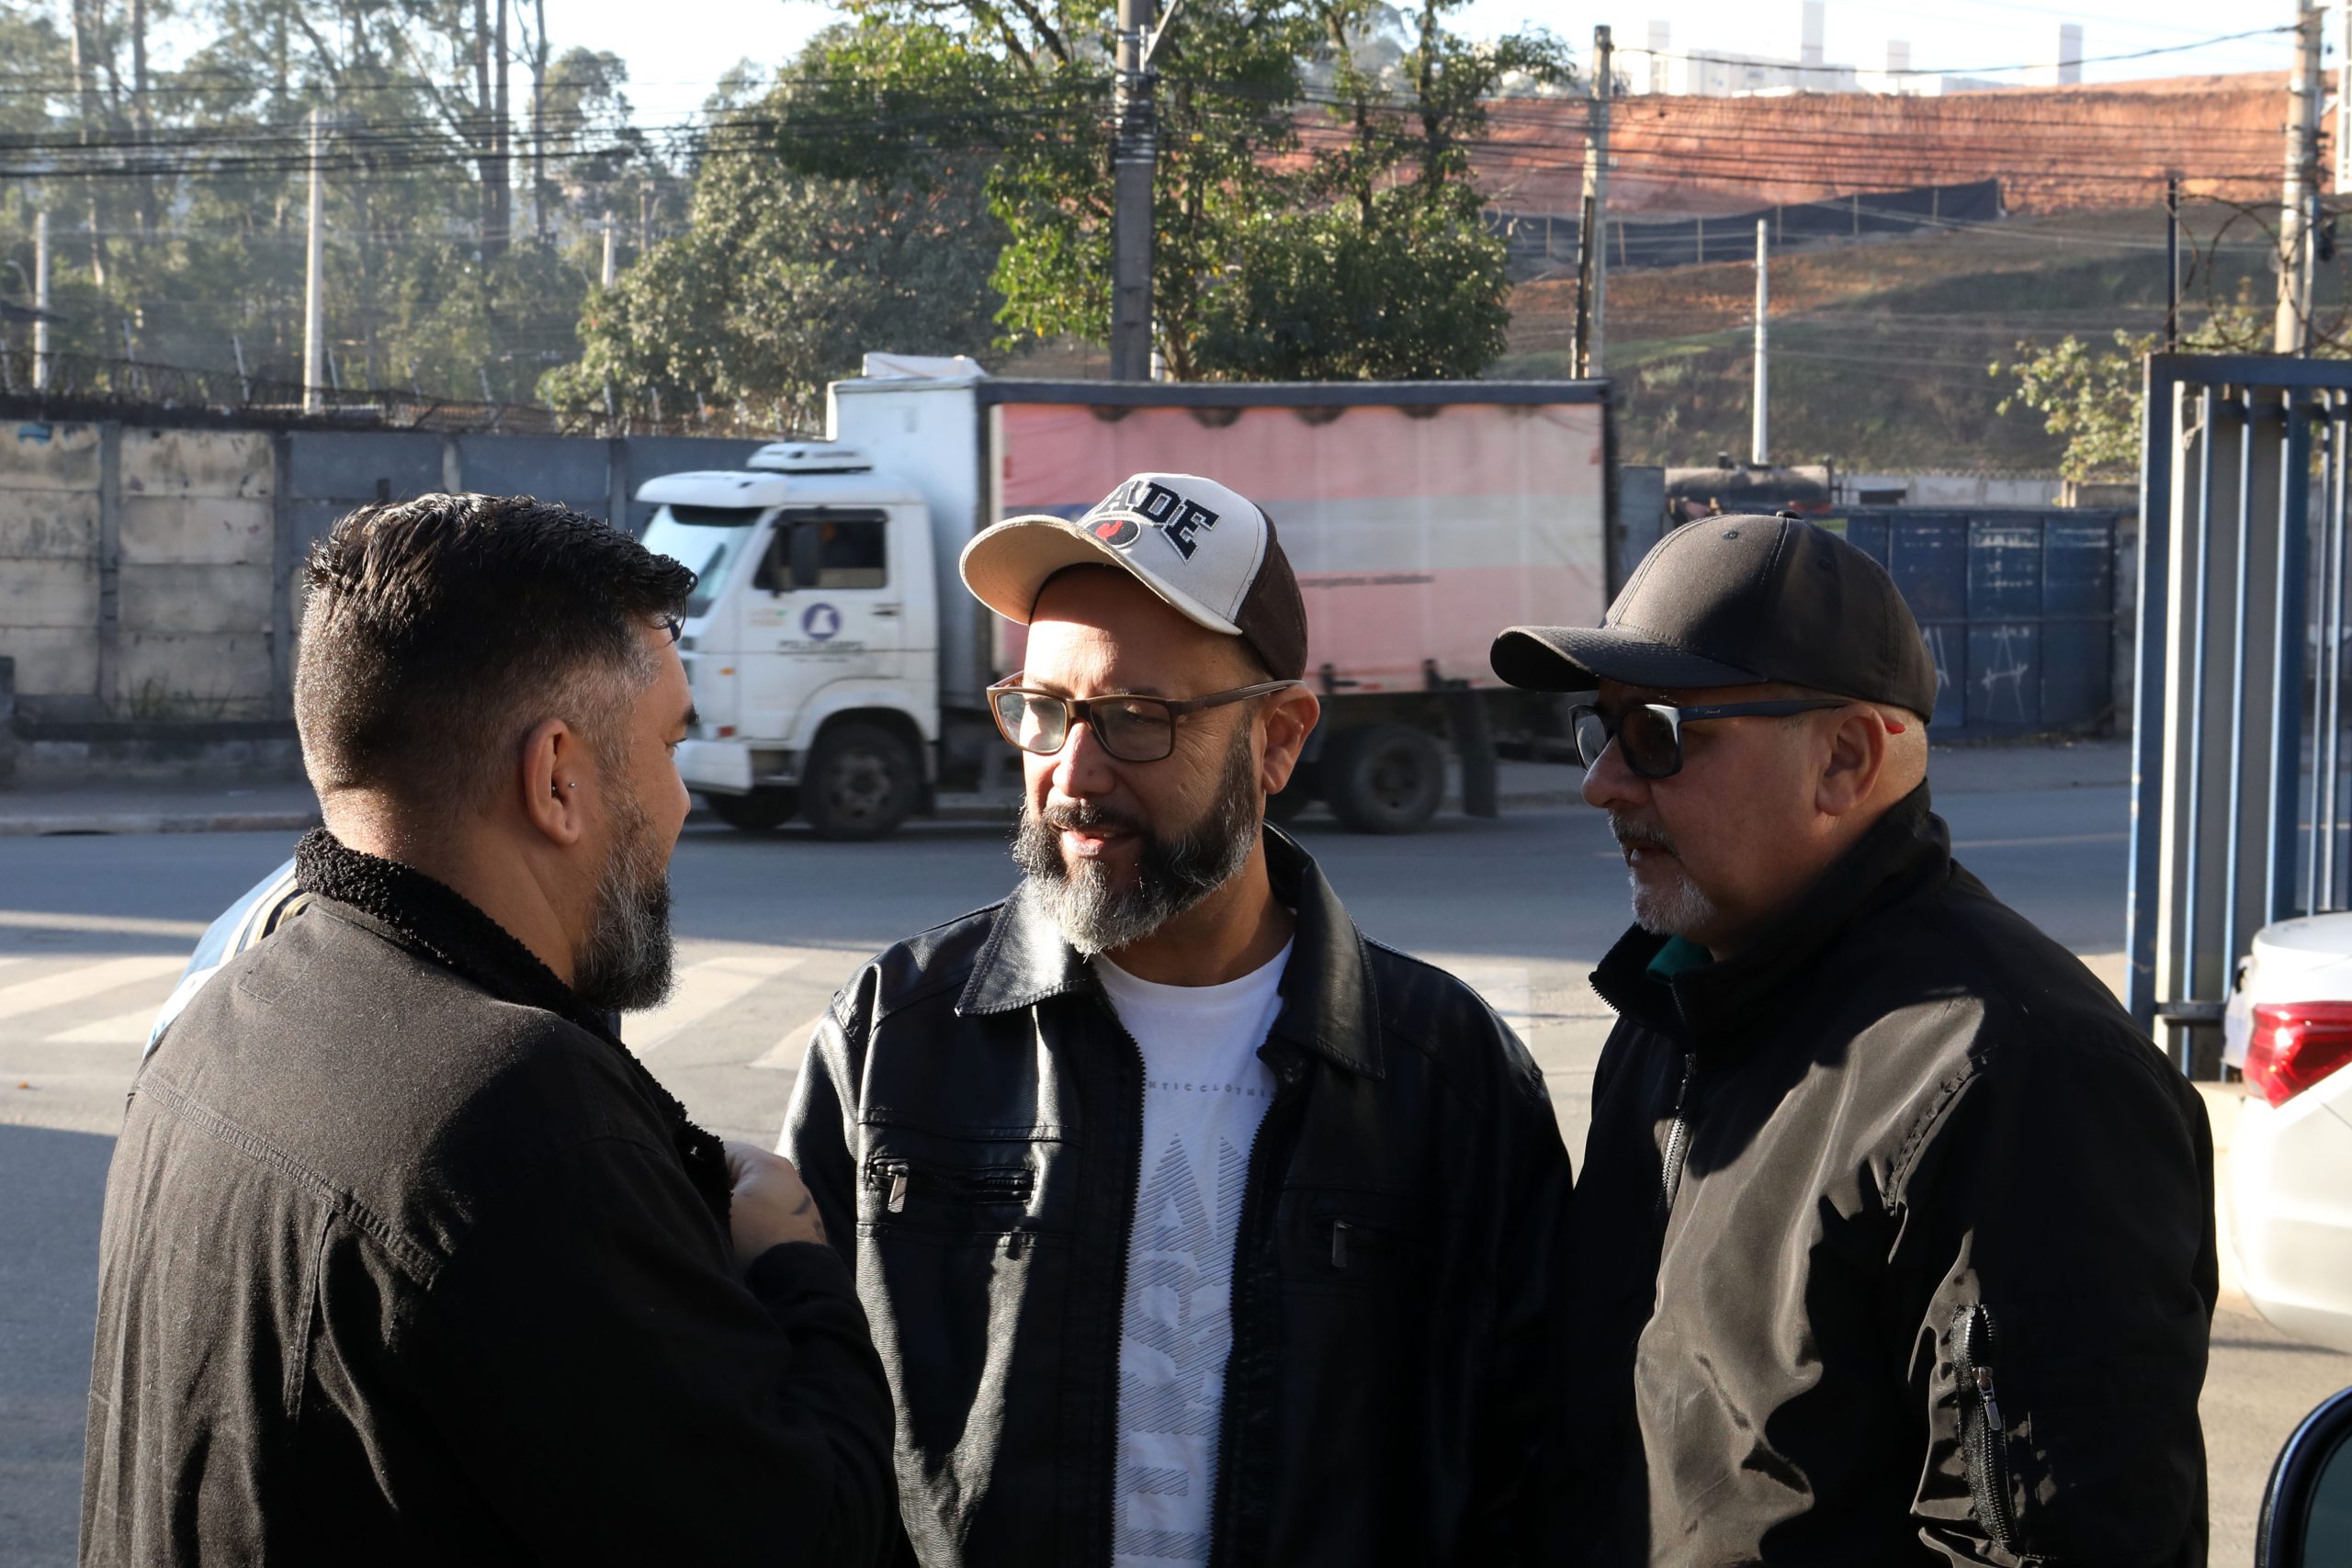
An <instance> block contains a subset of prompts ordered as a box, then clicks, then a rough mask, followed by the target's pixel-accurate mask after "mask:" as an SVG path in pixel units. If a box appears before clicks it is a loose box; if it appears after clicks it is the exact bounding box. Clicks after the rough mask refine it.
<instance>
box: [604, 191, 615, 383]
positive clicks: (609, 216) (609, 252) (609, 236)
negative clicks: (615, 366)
mask: <svg viewBox="0 0 2352 1568" xmlns="http://www.w3.org/2000/svg"><path fill="white" fill-rule="evenodd" d="M615 276H616V274H615V271H614V268H613V209H611V208H609V207H607V208H606V209H605V270H604V275H603V278H604V285H605V288H607V289H610V288H612V286H613V278H614V277H615ZM613 417H614V415H613V378H611V377H610V376H607V377H605V423H607V424H610V423H612V420H613Z"/></svg>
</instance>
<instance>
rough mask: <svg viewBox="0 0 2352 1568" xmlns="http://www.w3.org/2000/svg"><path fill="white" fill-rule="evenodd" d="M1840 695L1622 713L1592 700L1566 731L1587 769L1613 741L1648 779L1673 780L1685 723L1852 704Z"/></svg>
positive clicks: (1653, 706)
mask: <svg viewBox="0 0 2352 1568" xmlns="http://www.w3.org/2000/svg"><path fill="white" fill-rule="evenodd" d="M1849 706H1851V704H1849V703H1848V702H1846V701H1845V700H1843V699H1842V698H1834V697H1831V698H1824V697H1784V698H1782V699H1781V700H1780V701H1778V702H1770V703H1718V704H1716V705H1713V706H1711V707H1676V706H1675V705H1673V704H1671V703H1636V704H1634V705H1633V706H1631V707H1629V708H1627V709H1625V710H1624V711H1623V713H1619V714H1615V715H1611V714H1607V713H1603V712H1602V711H1601V710H1600V709H1599V708H1597V707H1594V706H1593V705H1591V704H1589V703H1579V704H1577V705H1576V706H1575V707H1572V708H1570V709H1569V710H1568V731H1569V733H1570V734H1572V735H1574V736H1575V737H1576V740H1577V756H1578V757H1579V758H1581V759H1582V760H1583V761H1584V765H1585V766H1586V767H1588V768H1589V767H1592V766H1593V765H1594V764H1596V763H1598V762H1599V761H1600V754H1601V753H1602V752H1603V751H1606V750H1609V743H1610V742H1611V740H1614V741H1616V742H1617V751H1618V755H1620V756H1622V757H1623V758H1624V759H1625V765H1626V766H1627V767H1629V768H1631V769H1633V770H1634V773H1637V774H1639V775H1640V776H1641V777H1643V778H1645V779H1670V778H1672V777H1673V776H1674V775H1675V774H1677V773H1680V772H1681V771H1682V727H1683V726H1684V725H1686V724H1697V723H1702V722H1704V721H1705V720H1708V719H1711V718H1787V717H1789V716H1792V715H1794V714H1801V713H1819V712H1823V711H1826V710H1827V709H1829V708H1842V707H1849Z"/></svg>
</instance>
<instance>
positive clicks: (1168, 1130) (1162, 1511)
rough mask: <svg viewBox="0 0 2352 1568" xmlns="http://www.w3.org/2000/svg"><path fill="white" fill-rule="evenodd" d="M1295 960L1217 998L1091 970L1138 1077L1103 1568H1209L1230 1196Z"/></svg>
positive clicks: (1269, 1084)
mask: <svg viewBox="0 0 2352 1568" xmlns="http://www.w3.org/2000/svg"><path fill="white" fill-rule="evenodd" d="M1290 951H1291V950H1290V947H1289V946H1288V944H1285V945H1284V946H1283V950H1282V952H1280V953H1276V954H1275V955H1274V957H1273V959H1272V962H1270V963H1268V964H1265V965H1264V966H1263V967H1262V968H1260V969H1257V970H1254V971H1252V972H1251V973H1250V974H1248V975H1244V976H1241V978H1239V979H1238V980H1228V981H1227V982H1226V983H1225V984H1224V985H1221V986H1161V985H1156V984H1154V983H1153V982H1151V981H1148V980H1139V979H1137V978H1136V977H1135V976H1132V975H1130V974H1128V973H1126V972H1125V970H1123V969H1121V968H1119V967H1118V965H1116V964H1113V963H1112V962H1111V961H1110V960H1109V959H1107V958H1100V957H1098V958H1096V959H1095V960H1094V969H1095V973H1096V975H1098V976H1100V977H1101V978H1102V981H1103V990H1104V991H1105V992H1107V993H1108V994H1109V996H1110V998H1111V1005H1112V1007H1113V1008H1114V1010H1116V1011H1117V1012H1118V1015H1119V1021H1120V1022H1121V1023H1123V1024H1125V1026H1126V1030H1127V1032H1128V1033H1129V1034H1132V1035H1133V1036H1135V1041H1136V1045H1138V1046H1139V1047H1141V1048H1142V1051H1143V1068H1144V1071H1143V1077H1144V1096H1143V1182H1142V1185H1141V1186H1139V1187H1138V1188H1137V1189H1136V1214H1135V1228H1134V1230H1133V1231H1132V1233H1130V1235H1129V1239H1128V1244H1127V1298H1126V1309H1125V1316H1124V1318H1123V1320H1122V1323H1121V1327H1120V1339H1119V1461H1118V1462H1119V1474H1118V1485H1117V1489H1116V1494H1115V1500H1114V1506H1115V1507H1116V1509H1117V1516H1116V1518H1115V1520H1114V1527H1113V1534H1112V1545H1111V1551H1112V1562H1113V1563H1114V1568H1160V1565H1162V1564H1166V1563H1179V1562H1184V1563H1191V1562H1207V1561H1208V1560H1209V1514H1210V1507H1211V1504H1212V1502H1213V1499H1212V1498H1211V1496H1210V1495H1209V1493H1210V1489H1211V1488H1212V1487H1213V1486H1215V1485H1216V1441H1217V1431H1218V1422H1219V1417H1220V1416H1221V1414H1222V1412H1223V1409H1224V1404H1225V1361H1226V1353H1227V1351H1228V1350H1229V1349H1230V1348H1232V1345H1233V1312H1232V1309H1233V1258H1234V1247H1235V1245H1236V1240H1237V1233H1238V1231H1239V1229H1240V1224H1241V1190H1242V1187H1243V1184H1244V1183H1245V1182H1246V1181H1247V1180H1248V1178H1249V1166H1250V1145H1251V1143H1252V1142H1253V1141H1254V1140H1255V1139H1256V1137H1257V1135H1258V1124H1259V1122H1262V1121H1263V1120H1264V1119H1265V1115H1266V1108H1267V1106H1269V1105H1270V1104H1272V1101H1273V1098H1274V1075H1273V1073H1272V1071H1271V1070H1269V1069H1268V1068H1267V1066H1266V1065H1265V1064H1264V1063H1263V1062H1261V1061H1260V1060H1258V1047H1259V1046H1261V1045H1262V1044H1264V1043H1265V1040H1266V1031H1267V1030H1268V1029H1270V1028H1272V1025H1273V1021H1274V1015H1275V1014H1276V1013H1278V1012H1280V1011H1281V1010H1282V998H1281V996H1280V994H1279V987H1280V986H1281V984H1282V977H1283V965H1285V964H1288V963H1289V962H1290Z"/></svg>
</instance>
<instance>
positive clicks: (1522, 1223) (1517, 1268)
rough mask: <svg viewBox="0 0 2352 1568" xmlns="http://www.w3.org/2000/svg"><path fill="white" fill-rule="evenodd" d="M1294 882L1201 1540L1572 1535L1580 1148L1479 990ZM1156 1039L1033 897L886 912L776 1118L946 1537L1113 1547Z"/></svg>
mask: <svg viewBox="0 0 2352 1568" xmlns="http://www.w3.org/2000/svg"><path fill="white" fill-rule="evenodd" d="M1266 849H1267V858H1268V861H1269V863H1270V867H1271V869H1272V877H1273V882H1274V888H1275V892H1276V894H1277V896H1278V897H1281V898H1282V899H1283V902H1284V903H1285V904H1287V905H1288V906H1290V907H1291V908H1295V910H1296V911H1297V915H1298V925H1297V931H1296V936H1295V948H1294V951H1293V955H1292V958H1291V961H1290V964H1289V965H1288V967H1287V969H1286V970H1285V972H1284V974H1283V981H1282V997H1283V1003H1282V1010H1281V1012H1280V1014H1279V1016H1278V1017H1277V1019H1276V1020H1275V1022H1274V1024H1273V1027H1272V1032H1271V1034H1270V1036H1269V1038H1268V1040H1267V1042H1266V1043H1265V1045H1264V1047H1263V1049H1262V1050H1261V1052H1260V1055H1261V1059H1263V1060H1264V1061H1265V1062H1266V1063H1267V1064H1268V1065H1269V1066H1271V1067H1272V1069H1273V1070H1274V1073H1275V1076H1276V1080H1277V1086H1278V1087H1277V1089H1276V1093H1275V1099H1274V1101H1273V1104H1272V1108H1271V1109H1270V1110H1269V1111H1268V1112H1267V1115H1266V1120H1265V1122H1264V1126H1263V1129H1262V1131H1261V1133H1260V1134H1259V1136H1258V1139H1257V1142H1256V1144H1255V1145H1254V1147H1253V1149H1252V1152H1251V1155H1250V1169H1249V1176H1248V1182H1247V1188H1246V1195H1245V1197H1244V1200H1243V1205H1242V1218H1241V1235H1240V1239H1239V1242H1238V1248H1237V1258H1236V1266H1235V1269H1234V1275H1233V1316H1234V1324H1233V1348H1232V1351H1231V1355H1230V1358H1229V1359H1228V1362H1227V1371H1226V1382H1225V1406H1224V1427H1223V1430H1222V1434H1221V1437H1220V1440H1219V1443H1218V1455H1219V1459H1218V1465H1217V1475H1218V1481H1217V1491H1216V1505H1215V1509H1214V1523H1213V1530H1214V1535H1213V1540H1214V1548H1213V1550H1214V1556H1213V1559H1212V1561H1214V1562H1218V1563H1227V1564H1238V1563H1261V1562H1263V1563H1281V1564H1284V1565H1285V1568H1299V1565H1305V1564H1314V1563H1333V1564H1347V1565H1348V1568H1363V1565H1364V1564H1371V1563H1389V1562H1394V1563H1411V1564H1416V1565H1437V1564H1445V1563H1455V1562H1462V1563H1472V1562H1475V1563H1478V1564H1482V1565H1485V1564H1495V1563H1510V1562H1553V1561H1557V1560H1558V1559H1559V1558H1560V1557H1561V1556H1562V1555H1563V1554H1564V1552H1565V1551H1566V1546H1565V1543H1564V1541H1563V1540H1562V1539H1561V1537H1560V1533H1559V1531H1558V1529H1556V1527H1555V1524H1554V1523H1553V1522H1552V1521H1553V1519H1554V1517H1555V1510H1556V1509H1557V1508H1558V1507H1559V1505H1560V1503H1561V1500H1562V1496H1563V1494H1564V1493H1565V1490H1566V1488H1565V1485H1564V1484H1563V1478H1562V1476H1561V1475H1560V1473H1559V1465H1558V1453H1559V1439H1560V1432H1559V1428H1560V1425H1561V1416H1562V1411H1563V1407H1564V1402H1563V1400H1562V1398H1561V1386H1562V1380H1563V1375H1564V1371H1563V1368H1562V1365H1561V1359H1562V1352H1563V1350H1564V1348H1565V1346H1564V1339H1563V1335H1562V1307H1563V1300H1564V1295H1565V1291H1564V1283H1565V1278H1564V1277H1565V1271H1566V1270H1565V1257H1566V1253H1565V1247H1564V1231H1565V1224H1566V1209H1567V1205H1568V1186H1569V1182H1568V1160H1567V1155H1566V1150H1565V1149H1564V1148H1563V1147H1562V1145H1561V1142H1560V1134H1559V1130H1558V1127H1557V1124H1556V1123H1555V1121H1554V1119H1553V1114H1552V1108H1551V1105H1550V1102H1549V1100H1547V1098H1546V1096H1545V1094H1544V1081H1543V1077H1542V1075H1541V1073H1540V1071H1539V1070H1538V1069H1537V1067H1536V1066H1535V1064H1534V1062H1533V1061H1532V1058H1531V1057H1530V1056H1529V1055H1528V1054H1527V1051H1526V1049H1525V1047H1524V1046H1522V1045H1521V1043H1520V1042H1519V1041H1518V1039H1517V1038H1516V1037H1514V1036H1513V1035H1512V1033H1511V1032H1510V1029H1509V1028H1507V1027H1506V1026H1505V1025H1504V1024H1503V1022H1502V1021H1501V1020H1499V1019H1498V1018H1497V1017H1496V1016H1495V1014H1494V1013H1493V1011H1492V1010H1489V1009H1488V1008H1487V1005H1486V1004H1485V1003H1484V1002H1482V1001H1481V1000H1480V999H1479V998H1478V997H1477V996H1476V993H1474V992H1473V991H1472V990H1471V989H1470V988H1469V987H1466V986H1464V985H1463V984H1462V983H1461V982H1460V981H1458V980H1456V979H1454V978H1453V976H1449V975H1446V974H1444V973H1443V972H1442V971H1440V970H1437V969H1434V968H1431V967H1430V966H1429V965H1428V964H1421V963H1419V962H1417V961H1415V960H1413V959H1410V958H1408V957H1406V956H1404V955H1403V954H1401V953H1394V952H1391V951H1390V950H1388V949H1386V948H1384V947H1381V946H1379V945H1378V944H1376V943H1374V942H1368V941H1366V940H1365V939H1364V938H1363V936H1362V935H1360V934H1359V933H1358V932H1357V931H1356V929H1355V927H1354V925H1353V923H1352V922H1351V921H1350V920H1349V919H1348V917H1347V913H1346V911H1345V910H1343V909H1342V908H1340V902H1339V899H1338V898H1337V897H1334V895H1333V894H1332V892H1331V889H1330V886H1329V884H1328V883H1326V882H1325V881H1324V880H1323V876H1322V874H1321V873H1320V872H1318V871H1317V869H1316V866H1315V863H1314V862H1313V861H1312V860H1310V859H1309V858H1308V857H1307V855H1306V852H1304V851H1302V850H1301V849H1300V848H1299V847H1298V846H1297V845H1296V844H1295V843H1294V842H1292V841H1291V840H1289V839H1287V838H1285V837H1284V836H1283V835H1282V834H1281V833H1279V832H1276V831H1273V830H1272V829H1269V830H1268V832H1267V835H1266ZM1141 1074H1142V1058H1141V1055H1140V1054H1139V1053H1138V1051H1137V1050H1136V1045H1135V1043H1134V1042H1133V1040H1132V1039H1131V1038H1130V1037H1129V1036H1128V1035H1127V1033H1126V1032H1125V1030H1124V1029H1123V1028H1122V1027H1121V1025H1120V1023H1119V1021H1118V1019H1117V1016H1116V1015H1115V1014H1114V1012H1113V1011H1112V1010H1111V1008H1110V1006H1109V1005H1108V1003H1107V1002H1106V1001H1105V1000H1104V998H1103V993H1102V991H1101V989H1100V988H1099V986H1098V984H1097V982H1096V980H1095V978H1094V976H1093V974H1092V973H1091V970H1090V968H1089V966H1088V965H1087V964H1086V963H1085V962H1084V961H1082V960H1081V959H1080V957H1079V956H1078V954H1077V953H1075V952H1074V951H1072V950H1071V949H1070V948H1069V946H1068V945H1067V944H1066V943H1065V942H1063V941H1062V939H1061V937H1060V935H1059V934H1058V932H1057V931H1056V930H1055V928H1054V926H1053V924H1052V922H1051V920H1050V919H1047V918H1046V916H1045V915H1044V914H1043V912H1042V911H1040V910H1039V909H1038V908H1035V906H1034V904H1033V902H1032V901H1031V900H1030V899H1028V898H1026V897H1023V896H1022V895H1020V894H1016V895H1015V896H1014V897H1012V898H1011V899H1009V900H1007V901H1006V902H1005V903H1003V904H1001V905H998V906H996V907H994V908H989V909H985V910H982V911H980V912H979V913H978V914H974V915H968V916H966V917H965V918H964V919H959V920H956V921H954V922H952V923H950V924H947V925H944V926H941V927H939V928H938V929H936V930H934V931H926V932H924V933H923V934H922V935H921V936H918V937H915V938H912V939H911V940H910V941H907V942H901V943H899V945H897V946H895V947H893V948H891V949H890V950H889V951H888V952H886V953H883V954H881V955H880V956H879V957H877V958H876V959H875V960H874V961H873V962H872V963H871V964H867V965H866V966H865V968H864V969H862V970H860V971H859V972H858V973H857V975H856V976H854V977H853V978H852V979H851V981H850V982H849V984H848V985H847V986H845V987H843V988H842V991H841V993H840V995H839V996H838V997H837V998H835V1000H834V1003H833V1006H832V1009H831V1012H830V1013H829V1015H828V1016H827V1018H826V1019H825V1021H823V1023H822V1024H821V1025H820V1027H819V1029H818V1032H817V1034H816V1037H815V1039H814V1041H813V1042H812V1043H811V1044H810V1047H809V1058H808V1062H807V1064H806V1066H804V1067H803V1069H802V1072H801V1077H800V1081H799V1084H798V1086H797V1090H796V1093H795V1095H794V1099H793V1105H792V1111H791V1113H790V1117H789V1120H788V1122H787V1123H786V1129H785V1150H786V1153H787V1154H788V1155H790V1156H791V1157H792V1158H793V1159H794V1160H795V1161H796V1162H797V1164H798V1165H799V1168H800V1170H801V1173H802V1175H803V1177H804V1178H805V1179H807V1181H808V1184H809V1189H810V1190H811V1191H813V1192H814V1193H815V1194H816V1197H817V1201H818V1203H819V1204H820V1207H821V1208H822V1209H823V1211H824V1217H825V1224H826V1226H827V1228H828V1230H829V1231H830V1232H831V1235H832V1236H833V1237H834V1240H835V1243H836V1245H838V1246H839V1247H841V1248H842V1251H843V1252H844V1253H845V1254H846V1255H847V1256H848V1257H849V1258H850V1259H851V1262H852V1263H853V1265H854V1268H855V1269H856V1274H857V1284H858V1293H859V1295H860V1296H861V1297H862V1298H863V1299H864V1301H865V1307H866V1312H867V1314H868V1316H869V1317H870V1319H871V1320H872V1323H873V1325H874V1335H875V1341H876V1345H877V1347H878V1348H880V1350H881V1352H882V1358H883V1361H884V1364H885V1365H886V1367H887V1368H888V1372H889V1377H890V1383H891V1388H892V1390H893V1392H894V1393H895V1394H896V1396H897V1400H898V1408H899V1434H898V1466H899V1486H900V1490H901V1511H902V1513H903V1515H904V1517H905V1520H906V1526H907V1532H908V1538H909V1543H910V1548H911V1554H912V1557H913V1558H914V1559H915V1560H917V1561H920V1562H923V1563H925V1564H931V1565H934V1568H935V1565H943V1564H967V1563H968V1564H1016V1563H1017V1564H1020V1565H1022V1568H1053V1565H1057V1564H1087V1565H1090V1568H1099V1565H1102V1564H1105V1563H1107V1562H1109V1561H1110V1558H1111V1540H1112V1525H1113V1520H1112V1499H1113V1485H1114V1461H1115V1458H1116V1455H1117V1451H1118V1447H1117V1441H1118V1434H1117V1430H1116V1423H1117V1408H1118V1355H1119V1335H1120V1321H1121V1310H1122V1305H1123V1295H1124V1291H1125V1268H1126V1258H1127V1236H1128V1231H1129V1229H1130V1224H1131V1217H1132V1214H1133V1211H1134V1207H1135V1200H1136V1183H1137V1181H1138V1179H1139V1176H1140V1164H1141V1151H1140V1142H1141V1120H1142V1114H1143V1086H1142V1077H1141Z"/></svg>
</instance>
